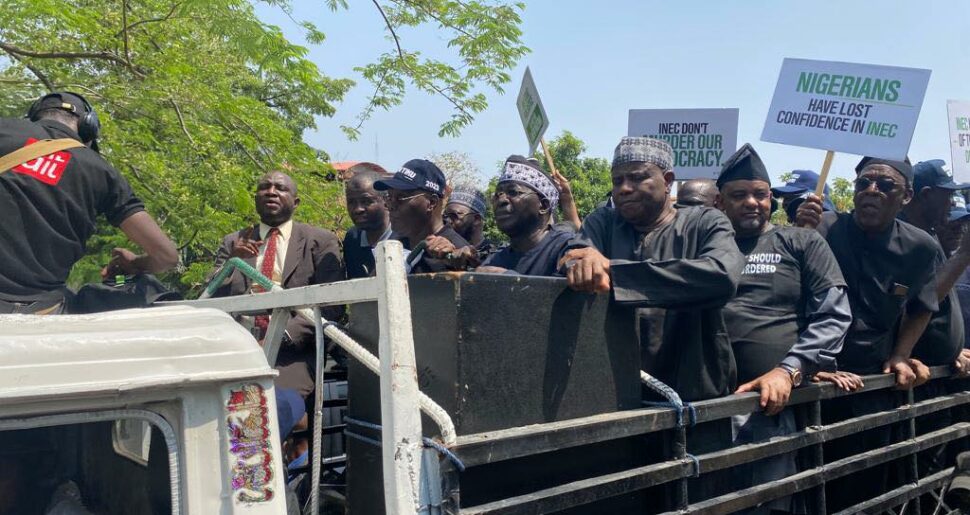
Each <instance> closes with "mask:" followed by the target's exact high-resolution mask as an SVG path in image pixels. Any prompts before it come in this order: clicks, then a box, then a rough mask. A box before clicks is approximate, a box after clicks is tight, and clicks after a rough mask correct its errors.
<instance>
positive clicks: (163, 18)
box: [115, 2, 182, 37]
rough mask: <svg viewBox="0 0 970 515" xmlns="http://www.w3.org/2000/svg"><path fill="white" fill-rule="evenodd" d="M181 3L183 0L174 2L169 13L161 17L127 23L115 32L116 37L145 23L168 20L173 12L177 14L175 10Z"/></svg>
mask: <svg viewBox="0 0 970 515" xmlns="http://www.w3.org/2000/svg"><path fill="white" fill-rule="evenodd" d="M180 5H182V2H175V3H174V4H172V8H171V9H169V10H168V14H166V15H165V16H162V17H160V18H148V19H147V20H138V21H136V22H134V23H132V24H131V25H126V26H125V27H124V28H123V29H121V30H120V31H119V32H118V33H117V34H115V37H118V36H120V35H121V34H122V33H123V32H126V31H129V30H131V29H133V28H135V27H138V26H139V25H144V24H146V23H157V22H160V21H166V20H168V19H169V18H171V17H172V15H173V14H175V10H176V9H178V8H179V6H180Z"/></svg>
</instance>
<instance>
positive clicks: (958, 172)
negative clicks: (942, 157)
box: [946, 100, 970, 182]
mask: <svg viewBox="0 0 970 515" xmlns="http://www.w3.org/2000/svg"><path fill="white" fill-rule="evenodd" d="M946 117H947V118H948V120H949V123H950V168H951V169H952V170H953V180H954V181H956V182H970V102H961V101H959V100H947V101H946Z"/></svg>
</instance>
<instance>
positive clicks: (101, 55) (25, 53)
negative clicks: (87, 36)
mask: <svg viewBox="0 0 970 515" xmlns="http://www.w3.org/2000/svg"><path fill="white" fill-rule="evenodd" d="M0 49H2V50H4V51H6V52H7V53H8V54H11V55H16V56H18V57H35V58H37V59H103V60H107V61H111V62H113V63H116V64H120V65H121V66H124V67H125V68H128V69H129V70H131V72H132V73H134V74H135V75H137V76H138V77H141V78H144V77H145V73H144V72H143V71H141V70H139V69H138V67H137V66H135V65H133V64H131V63H129V62H127V61H125V60H124V58H122V57H119V56H117V55H115V54H112V53H111V52H35V51H33V50H24V49H22V48H18V47H16V46H13V45H11V44H9V43H4V42H0ZM25 66H26V64H25ZM31 71H33V70H31Z"/></svg>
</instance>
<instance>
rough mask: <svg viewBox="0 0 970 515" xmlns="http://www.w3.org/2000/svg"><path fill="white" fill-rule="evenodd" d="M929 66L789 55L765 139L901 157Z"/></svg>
mask: <svg viewBox="0 0 970 515" xmlns="http://www.w3.org/2000/svg"><path fill="white" fill-rule="evenodd" d="M929 80H930V70H923V69H916V68H899V67H895V66H876V65H869V64H853V63H840V62H831V61H812V60H807V59H785V60H784V62H783V63H782V66H781V74H780V75H779V76H778V83H777V84H776V86H775V94H774V96H773V97H772V99H771V108H770V109H769V110H768V117H767V118H766V120H765V126H764V130H763V131H762V133H761V139H762V140H764V141H771V142H774V143H785V144H788V145H796V146H800V147H811V148H818V149H822V150H829V151H836V150H837V151H840V152H848V153H850V154H858V155H867V156H874V157H882V158H887V159H898V160H902V159H904V158H905V157H906V154H907V152H908V151H909V144H910V142H911V141H912V139H913V131H914V130H915V129H916V120H917V119H918V118H919V111H920V107H921V106H922V104H923V96H924V95H925V94H926V85H927V83H928V82H929Z"/></svg>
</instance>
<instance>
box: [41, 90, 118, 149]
mask: <svg viewBox="0 0 970 515" xmlns="http://www.w3.org/2000/svg"><path fill="white" fill-rule="evenodd" d="M64 93H67V94H70V95H74V96H75V97H77V98H80V99H81V103H83V104H84V112H83V113H78V112H77V109H76V108H75V107H74V104H71V103H68V102H64V97H63V95H62V94H61V93H58V92H54V93H48V94H46V95H44V96H42V97H40V98H38V99H37V100H36V101H34V103H33V104H31V105H30V109H28V110H27V118H29V119H30V121H33V122H36V121H37V112H38V111H39V110H40V109H39V108H40V106H41V104H42V103H43V102H44V100H46V99H48V98H52V97H57V99H58V100H60V101H61V105H60V108H61V109H64V110H65V111H68V112H71V113H74V114H75V115H77V117H78V118H79V120H78V124H77V135H78V136H80V137H81V141H82V142H84V143H92V142H93V145H92V147H96V146H97V139H98V135H99V134H100V133H101V121H100V120H98V113H96V112H95V111H94V107H92V106H91V103H90V102H88V100H87V99H86V98H84V97H83V96H82V95H79V94H77V93H75V92H73V91H65V92H64Z"/></svg>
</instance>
